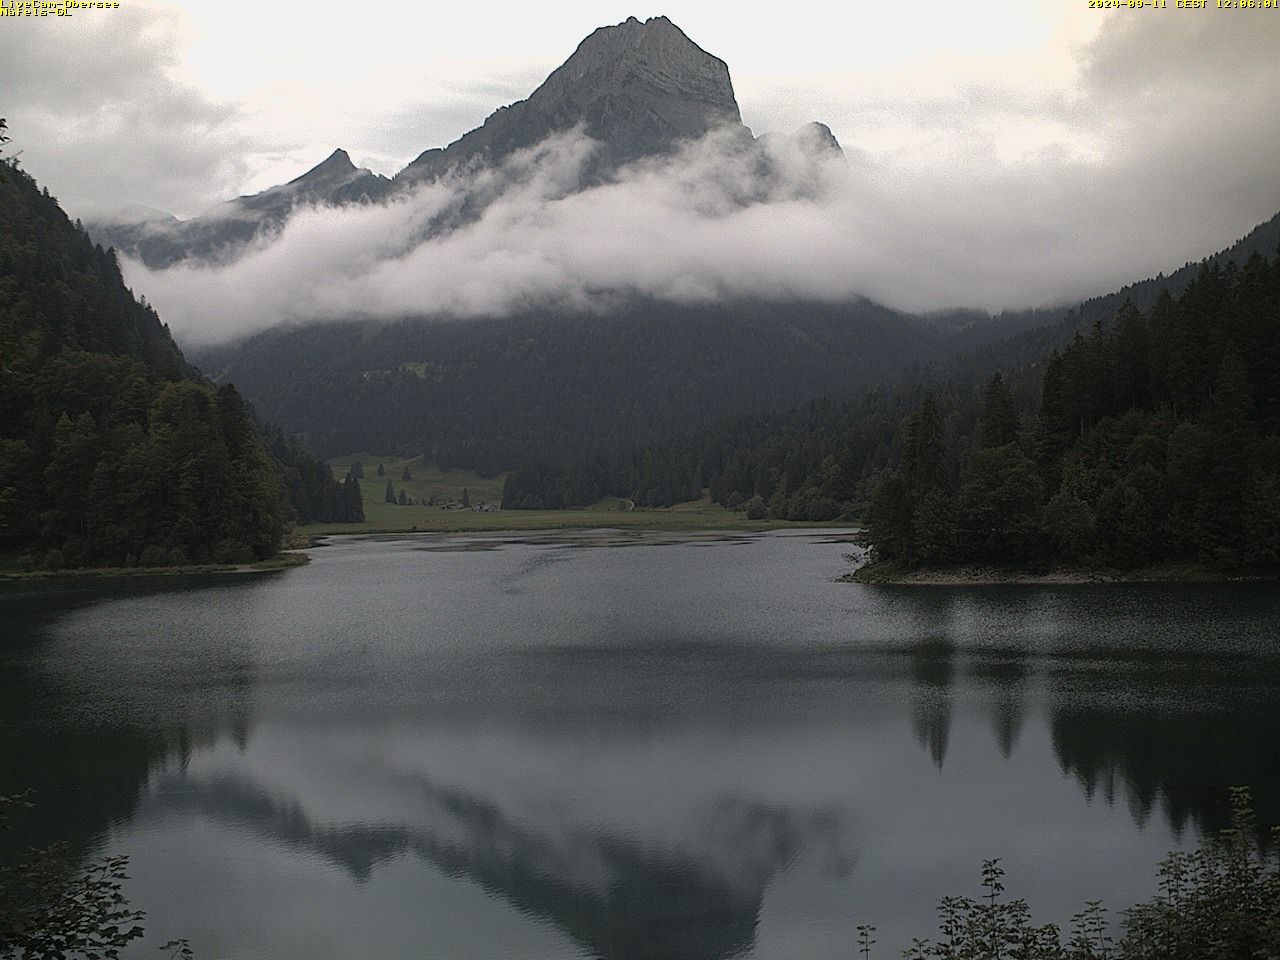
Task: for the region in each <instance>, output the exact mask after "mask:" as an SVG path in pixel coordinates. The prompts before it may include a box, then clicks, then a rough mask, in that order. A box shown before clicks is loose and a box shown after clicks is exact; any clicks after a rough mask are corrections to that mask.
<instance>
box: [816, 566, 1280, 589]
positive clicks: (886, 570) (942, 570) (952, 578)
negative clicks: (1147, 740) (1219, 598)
mask: <svg viewBox="0 0 1280 960" xmlns="http://www.w3.org/2000/svg"><path fill="white" fill-rule="evenodd" d="M1278 579H1280V570H1276V571H1272V572H1268V573H1244V574H1229V573H1224V572H1223V571H1221V570H1215V569H1214V568H1212V567H1207V566H1205V565H1203V564H1200V563H1192V562H1176V561H1175V562H1169V563H1162V564H1155V565H1153V566H1149V567H1138V568H1135V569H1133V570H1112V569H1106V568H1088V567H1054V568H1051V569H1049V570H1043V571H1032V570H1025V569H1018V568H1013V567H1000V566H958V567H921V568H918V569H914V570H904V569H903V568H901V567H897V566H893V565H889V564H878V563H874V562H872V563H863V564H862V565H861V566H859V567H856V568H855V569H853V570H850V571H849V572H848V573H845V574H842V575H841V576H839V577H837V578H836V580H837V581H839V582H842V583H861V584H867V585H872V586H877V585H878V586H903V587H987V586H991V587H994V586H1071V585H1081V584H1091V583H1188V584H1190V583H1273V582H1275V581H1276V580H1278Z"/></svg>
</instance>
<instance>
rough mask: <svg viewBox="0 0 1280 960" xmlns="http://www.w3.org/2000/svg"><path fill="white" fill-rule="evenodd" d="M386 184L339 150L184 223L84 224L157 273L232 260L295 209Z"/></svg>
mask: <svg viewBox="0 0 1280 960" xmlns="http://www.w3.org/2000/svg"><path fill="white" fill-rule="evenodd" d="M390 184H391V181H390V180H388V179H387V178H386V177H382V176H379V175H378V174H376V173H373V172H371V171H369V170H366V169H364V168H358V167H356V165H355V164H354V163H352V162H351V157H350V156H349V155H348V154H347V152H346V151H345V150H335V151H334V152H333V153H332V154H330V155H329V157H328V158H326V159H325V160H324V161H323V162H322V163H320V164H318V165H317V166H315V167H313V168H312V169H310V170H308V171H307V172H306V173H304V174H302V176H300V177H296V178H295V179H293V180H290V181H289V182H288V183H286V184H282V185H281V186H278V187H271V188H270V189H268V190H264V191H263V192H262V193H257V194H253V195H252V196H247V197H237V198H236V199H234V200H228V201H227V202H226V203H223V204H219V205H218V207H216V208H215V209H213V210H211V211H209V212H208V213H206V214H203V215H202V216H199V217H194V218H192V219H190V220H179V219H177V218H176V217H170V216H167V215H163V214H162V215H159V216H157V215H156V214H155V213H154V212H152V213H149V214H148V215H145V216H140V217H138V218H137V219H135V220H134V221H132V222H122V223H95V224H90V225H89V230H90V233H91V234H92V235H93V237H94V239H96V240H97V241H98V242H99V243H102V244H104V245H106V246H109V247H115V248H116V249H117V250H119V251H120V252H121V253H124V254H127V255H129V256H131V257H134V258H135V259H138V260H141V261H142V262H143V263H144V264H146V265H147V266H148V267H150V268H151V269H153V270H158V269H162V268H164V267H168V266H172V265H173V264H175V263H179V262H181V261H183V260H187V259H197V260H221V259H226V258H228V257H233V256H235V254H236V253H238V252H239V251H240V250H241V249H242V248H243V246H244V244H246V243H248V242H249V241H251V240H253V239H254V238H255V237H258V236H260V235H262V234H264V233H267V232H270V231H272V230H274V229H277V228H279V226H280V225H281V224H283V223H284V222H285V220H287V219H288V218H289V215H290V214H291V213H292V212H293V211H294V209H295V208H297V207H299V206H308V205H314V204H330V205H342V204H348V203H365V202H370V201H374V200H378V199H380V198H382V197H383V196H385V195H386V194H387V191H388V189H389V187H390Z"/></svg>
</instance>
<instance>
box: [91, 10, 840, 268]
mask: <svg viewBox="0 0 1280 960" xmlns="http://www.w3.org/2000/svg"><path fill="white" fill-rule="evenodd" d="M575 129H579V130H581V131H582V132H583V133H584V134H585V135H587V136H589V137H591V138H592V139H593V140H595V141H597V144H598V147H597V149H596V150H595V151H594V152H593V153H592V155H591V157H590V158H589V160H588V161H587V162H586V164H585V166H584V168H583V170H582V176H581V182H580V183H579V184H578V187H579V188H585V187H588V186H591V185H593V184H597V183H600V182H603V181H607V180H608V179H610V178H611V177H613V176H614V175H615V174H616V173H617V172H618V170H619V169H621V168H622V167H624V166H626V165H627V164H628V163H631V162H633V161H635V160H639V159H642V158H644V157H651V156H662V155H666V154H669V153H671V152H672V151H673V150H675V149H676V148H677V147H678V146H679V145H680V144H681V143H682V142H685V141H689V140H696V139H698V138H700V137H703V136H705V135H706V134H707V133H709V132H711V131H712V130H721V131H723V132H725V133H726V134H727V137H726V142H727V143H728V144H730V145H733V144H738V145H741V146H742V147H743V148H751V147H752V146H753V145H755V144H757V142H758V141H756V139H755V138H754V137H753V136H752V134H751V131H750V130H749V129H748V128H747V127H746V126H744V125H743V123H742V117H741V114H740V113H739V110H738V102H737V100H736V99H735V97H734V94H733V83H732V81H731V80H730V78H729V68H728V66H727V65H726V64H725V62H724V61H723V60H721V59H719V58H718V57H715V56H712V55H711V54H709V53H707V52H706V51H705V50H703V49H702V48H701V47H699V46H698V45H697V44H696V43H694V42H693V41H692V40H690V39H689V38H688V37H687V36H686V35H685V34H684V32H683V31H682V30H681V29H680V28H679V27H677V26H676V25H675V24H674V23H672V22H671V21H670V20H668V19H667V18H666V17H653V18H650V19H649V20H645V21H643V22H641V21H640V20H637V19H636V18H635V17H631V18H630V19H628V20H626V21H624V22H623V23H620V24H616V25H614V26H608V27H601V28H599V29H598V30H596V31H594V32H593V33H592V34H591V35H590V36H588V37H587V38H586V39H585V40H583V41H582V43H580V44H579V45H578V48H577V50H575V51H574V53H573V55H572V56H571V57H569V59H568V60H566V61H565V62H564V63H563V64H562V65H561V66H560V67H558V68H557V69H556V70H554V71H553V72H552V73H551V75H550V76H548V77H547V79H546V80H544V81H543V82H542V84H541V85H540V86H539V87H538V88H537V89H536V90H534V91H533V93H532V94H530V95H529V97H528V98H527V99H525V100H520V101H517V102H516V103H513V104H510V105H508V106H504V107H500V108H498V110H496V111H495V112H494V113H493V114H491V115H490V116H489V118H488V119H487V120H485V122H484V123H483V124H482V125H481V126H479V127H477V128H476V129H475V130H472V131H470V132H469V133H467V134H465V135H463V136H462V137H460V138H459V139H458V140H455V141H454V142H453V143H451V144H449V145H448V146H446V147H443V148H433V149H430V150H427V151H425V152H424V153H422V154H420V155H419V156H418V157H417V158H415V159H414V160H413V161H412V162H411V163H410V164H409V165H408V166H406V167H405V168H404V169H403V170H401V171H400V172H399V173H398V174H396V175H395V177H393V178H390V179H388V178H386V177H382V176H379V175H378V174H375V173H373V172H371V171H369V170H366V169H361V168H358V167H356V166H355V164H354V163H352V161H351V158H350V156H349V155H348V154H347V152H346V151H345V150H335V151H334V152H333V153H332V154H331V155H330V156H329V157H328V158H327V159H326V160H324V162H322V163H321V164H319V165H318V166H316V167H314V168H313V169H311V170H309V171H307V172H306V173H304V174H303V175H302V176H300V177H298V178H296V179H294V180H291V181H290V182H289V183H286V184H282V185H281V186H277V187H272V188H270V189H268V190H264V191H263V192H262V193H259V194H255V195H253V196H247V197H238V198H236V199H235V200H230V201H228V202H226V203H224V204H221V205H220V206H219V207H218V208H216V209H214V210H212V211H210V212H209V213H206V214H204V215H202V216H199V217H195V218H192V219H190V220H185V221H183V220H177V219H176V218H172V217H170V218H167V219H166V218H164V217H156V216H150V217H147V218H140V219H138V220H132V221H129V222H115V223H97V224H90V225H89V229H90V232H91V233H92V234H93V235H94V238H95V239H96V240H98V241H99V242H101V243H103V244H104V245H111V246H115V247H116V248H117V249H118V250H120V251H121V252H123V253H125V254H127V255H129V256H132V257H136V258H138V259H141V260H142V262H143V263H145V264H146V265H147V266H148V267H150V268H152V269H161V268H164V267H168V266H172V265H173V264H175V263H178V262H181V261H183V260H187V259H199V260H208V259H215V260H219V259H231V258H234V257H235V256H236V254H237V253H238V251H240V250H241V249H243V247H244V245H245V244H246V243H247V242H249V241H251V240H253V239H254V238H256V237H258V236H260V235H262V234H263V233H264V232H270V231H273V230H277V229H279V227H280V226H281V225H282V224H283V223H284V222H285V220H287V219H288V217H289V215H290V214H291V213H292V212H293V210H294V209H295V208H297V207H299V206H310V205H317V204H320V205H326V204H327V205H334V206H341V205H346V204H352V203H370V202H377V201H379V200H383V199H385V198H387V197H388V196H390V195H393V194H394V193H396V192H397V191H399V190H403V189H407V188H410V187H413V186H416V185H418V184H421V183H424V182H430V181H433V180H437V179H440V178H442V177H445V176H449V175H459V176H462V177H464V178H465V177H466V176H467V175H468V174H469V173H474V172H476V171H478V170H480V169H484V168H492V167H496V166H498V165H500V164H501V163H502V162H503V161H504V160H506V159H507V158H508V157H510V156H511V155H512V154H514V153H516V152H517V151H520V150H523V149H526V148H529V147H532V146H535V145H536V144H539V143H541V142H543V141H544V140H546V139H547V138H548V137H551V136H554V135H556V134H560V133H565V132H568V131H571V130H575ZM794 136H795V139H796V142H797V143H799V144H801V145H802V146H803V147H805V148H806V149H809V150H811V151H812V152H814V153H815V155H816V154H820V153H825V152H827V151H830V150H833V149H834V150H835V151H839V150H840V146H839V144H838V143H837V142H836V140H835V137H834V136H832V134H831V131H830V129H829V128H828V127H826V126H825V125H823V124H820V123H814V124H808V125H807V126H806V127H803V128H801V130H800V131H798V132H797V133H796V134H795V135H794ZM759 142H763V139H762V141H759ZM482 208H483V200H478V199H476V198H469V199H468V200H467V201H466V202H464V204H463V205H462V208H461V212H458V211H455V212H454V214H453V217H452V219H451V220H448V221H443V220H442V222H441V223H440V224H438V225H437V226H436V229H440V230H447V229H450V228H451V227H452V226H454V225H456V223H457V222H459V221H460V220H461V219H465V217H467V216H474V215H476V213H477V212H478V211H479V209H482Z"/></svg>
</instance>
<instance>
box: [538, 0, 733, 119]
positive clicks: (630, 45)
mask: <svg viewBox="0 0 1280 960" xmlns="http://www.w3.org/2000/svg"><path fill="white" fill-rule="evenodd" d="M584 87H585V88H586V89H583V88H584ZM620 93H625V94H627V95H629V96H632V97H635V98H638V99H643V100H645V101H647V102H650V103H653V102H654V101H660V102H658V103H654V105H655V106H660V107H664V108H666V110H665V111H664V113H665V114H666V115H665V116H664V117H663V118H662V119H664V120H666V121H668V122H670V123H672V125H673V126H674V127H675V128H676V129H677V130H678V131H679V134H680V135H682V136H700V135H701V134H703V133H706V131H707V129H709V128H710V126H712V125H714V124H715V123H741V122H742V118H741V116H740V114H739V112H738V103H737V100H736V99H735V98H734V95H733V83H732V81H730V79H729V67H728V66H727V65H726V64H725V62H724V61H723V60H721V59H720V58H719V57H714V56H712V55H711V54H709V53H707V52H706V51H705V50H703V49H702V48H701V47H699V46H698V45H697V44H696V43H694V42H693V41H692V40H690V39H689V38H688V37H687V36H686V35H685V33H684V31H683V30H681V29H680V28H679V27H677V26H676V25H675V24H674V23H672V22H671V21H670V20H668V19H667V18H666V17H651V18H650V19H648V20H645V21H644V22H643V23H642V22H641V21H639V20H637V19H636V18H635V17H631V18H629V19H627V20H625V21H623V22H622V23H619V24H616V25H614V26H609V27H600V28H599V29H597V30H595V31H593V32H592V33H591V35H590V36H588V37H587V38H586V39H585V40H583V41H582V43H580V44H578V49H577V50H575V51H574V52H573V56H571V57H570V58H569V59H568V60H566V61H565V63H564V64H563V65H562V66H561V67H560V68H559V69H557V70H555V71H554V72H553V73H552V74H551V76H549V77H547V79H546V81H545V82H544V83H543V84H542V86H540V87H539V88H538V89H537V90H535V91H534V92H533V95H532V96H530V97H529V101H528V102H530V103H534V102H536V101H539V100H548V99H551V98H563V97H565V96H566V95H568V96H570V97H571V98H573V97H584V96H585V97H598V96H609V95H617V94H620ZM662 101H665V102H662ZM673 107H678V108H679V109H676V110H674V112H673V111H672V108H673Z"/></svg>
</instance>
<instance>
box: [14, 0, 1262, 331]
mask: <svg viewBox="0 0 1280 960" xmlns="http://www.w3.org/2000/svg"><path fill="white" fill-rule="evenodd" d="M1170 7H1171V8H1172V7H1174V4H1172V3H1171V4H1170ZM369 9H370V8H369V7H367V6H362V5H356V4H350V3H342V4H326V3H308V4H301V5H299V4H286V3H276V4H273V3H263V2H262V0H216V2H214V0H203V2H199V3H151V2H139V0H121V9H120V10H118V11H85V12H80V13H78V14H77V15H76V16H75V17H73V18H63V19H60V18H55V17H48V18H43V19H25V18H23V19H12V18H6V19H4V20H0V116H6V117H8V119H9V124H10V128H11V131H10V132H11V133H12V134H13V137H14V142H13V144H11V145H10V146H11V150H20V151H22V162H23V165H24V167H25V168H26V169H27V170H28V171H29V172H31V173H32V174H33V175H35V176H36V177H37V178H38V179H39V180H40V181H41V182H43V183H44V184H46V185H48V186H49V188H50V189H51V190H52V191H53V192H54V193H55V194H56V195H57V196H59V197H60V198H61V199H62V201H63V202H64V204H65V205H66V206H67V207H68V209H69V210H70V211H71V212H72V213H73V214H77V215H81V216H85V217H91V216H92V215H94V214H95V213H96V212H99V211H101V210H104V209H109V208H111V207H119V206H121V205H124V204H129V203H139V204H145V205H150V206H154V207H157V208H160V209H163V210H166V211H170V212H173V213H177V214H178V215H180V216H189V215H193V214H196V213H199V212H200V211H201V210H203V209H205V208H207V207H209V206H210V205H211V204H213V203H215V202H216V201H219V200H222V199H225V198H228V197H231V196H234V195H236V194H238V193H245V192H253V191H255V190H258V189H262V188H264V187H266V186H270V185H272V184H274V183H279V182H283V181H284V180H287V179H290V178H292V177H294V176H296V175H298V174H299V173H301V172H303V171H304V170H306V169H307V168H309V167H310V166H312V165H314V164H315V163H317V162H319V161H320V160H322V159H323V158H324V157H325V156H326V155H327V154H328V153H329V152H331V151H332V149H333V148H334V147H337V146H342V147H345V148H346V149H348V150H349V151H350V153H351V155H352V157H353V159H354V160H355V161H356V162H357V164H361V165H367V166H370V167H372V168H373V169H375V170H377V171H379V172H383V173H388V174H389V173H393V172H395V171H396V170H398V169H399V168H400V167H401V166H403V165H404V164H405V163H406V162H407V161H408V160H410V159H412V158H413V157H414V156H416V155H417V154H418V153H419V152H421V151H422V150H423V149H426V148H428V147H432V146H441V145H444V144H446V143H448V142H450V141H451V140H453V139H456V138H457V137H458V136H460V135H461V134H462V133H464V132H466V131H467V130H468V129H470V128H472V127H474V126H477V125H478V124H479V123H481V122H482V121H483V120H484V118H485V117H486V116H487V115H488V114H489V113H490V112H492V111H493V109H495V108H496V107H498V106H499V105H502V104H505V103H509V102H511V101H513V100H516V99H520V98H522V97H524V96H527V95H528V93H529V92H530V91H531V90H532V89H533V88H534V87H535V86H536V85H537V84H538V83H539V82H540V81H541V79H542V78H543V77H544V76H545V75H546V74H547V73H549V72H550V71H551V70H552V69H554V68H555V67H556V66H557V65H558V64H560V63H561V62H563V61H564V60H565V59H566V58H567V57H568V56H569V54H570V53H572V51H573V49H574V47H575V46H576V45H577V44H578V42H579V41H580V40H581V39H582V38H583V37H584V36H585V35H586V34H588V33H589V32H590V31H591V30H592V29H594V28H595V27H597V26H600V25H603V24H607V23H616V22H619V21H621V20H624V19H626V17H627V16H630V15H636V16H639V17H641V18H642V19H643V18H645V17H648V16H654V15H658V14H665V15H667V16H669V17H671V19H672V20H673V21H674V22H675V23H676V24H677V25H679V26H680V27H681V28H682V29H684V31H685V32H686V33H687V34H688V35H689V36H690V37H691V38H692V39H693V40H694V41H695V42H697V43H698V44H699V45H701V46H702V47H703V48H704V49H706V50H708V51H710V52H711V53H714V54H715V55H717V56H719V57H721V58H722V59H724V60H725V61H726V62H727V63H728V64H729V68H730V72H731V74H732V77H733V82H734V87H735V90H736V92H737V95H738V100H739V103H740V105H741V107H742V113H743V119H744V121H745V122H746V123H747V124H748V125H749V126H750V127H752V129H753V130H754V131H755V132H756V133H757V134H760V133H764V132H768V131H776V130H790V129H793V128H794V127H796V126H798V125H799V124H800V123H803V122H805V121H808V120H813V119H817V120H823V121H825V122H827V123H828V124H829V125H830V126H831V127H832V129H833V130H834V132H835V134H836V136H837V137H838V138H839V139H840V141H841V143H842V144H843V145H844V146H845V149H846V151H847V152H848V153H849V154H850V157H851V160H852V164H851V171H852V175H853V176H854V177H855V178H856V179H857V181H858V183H857V184H856V185H855V189H854V190H853V191H852V192H850V191H847V190H846V191H843V192H842V194H841V196H842V199H841V202H840V204H837V205H836V206H835V207H834V208H833V209H835V210H837V211H838V212H839V213H840V215H841V216H845V217H847V218H852V220H853V221H855V222H856V221H858V220H859V219H861V220H862V221H863V223H864V225H866V224H867V221H868V218H870V217H872V216H874V218H875V219H876V223H875V226H874V230H872V229H869V228H868V229H867V230H865V231H864V232H863V237H864V242H863V243H862V244H861V245H860V249H861V248H863V247H866V245H867V244H868V243H870V242H871V240H872V238H874V240H875V242H876V243H877V244H878V245H880V249H878V250H877V252H878V254H879V257H877V258H876V259H875V262H871V261H868V262H866V264H865V266H866V282H865V283H864V284H862V288H863V289H865V290H866V291H867V292H869V293H873V294H876V295H878V296H881V297H883V298H884V299H886V300H888V301H890V302H892V303H894V304H895V305H899V306H904V307H912V308H919V307H929V306H940V305H943V304H944V303H949V304H965V305H974V306H986V307H1000V306H1018V305H1031V304H1037V303H1043V302H1047V301H1049V300H1053V299H1069V298H1071V297H1074V296H1077V295H1081V296H1082V295H1086V294H1089V293H1093V292H1102V291H1105V290H1107V289H1109V288H1110V287H1111V286H1113V285H1115V284H1117V283H1122V282H1125V281H1128V280H1132V279H1138V278H1140V277H1143V276H1147V275H1149V274H1151V273H1154V272H1156V271H1157V270H1161V269H1166V270H1167V269H1169V268H1170V267H1176V266H1177V265H1179V264H1181V263H1182V262H1184V261H1185V260H1187V259H1192V258H1199V257H1200V256H1203V255H1204V254H1207V253H1209V252H1212V251H1213V250H1215V249H1218V248H1220V247H1222V246H1224V245H1226V244H1227V243H1229V242H1231V241H1233V240H1234V239H1236V238H1237V237H1238V236H1240V235H1241V234H1243V233H1244V232H1245V231H1246V230H1248V229H1249V228H1250V227H1252V226H1253V225H1254V224H1256V223H1258V222H1260V221H1262V220H1265V219H1267V218H1268V217H1270V216H1271V215H1272V214H1274V213H1275V212H1276V211H1277V210H1280V177H1278V176H1277V164H1276V159H1275V152H1274V151H1275V144H1276V143H1278V142H1280V109H1277V102H1278V101H1277V99H1276V95H1277V91H1278V90H1280V82H1278V81H1280V11H1276V10H1270V11H1266V10H1259V11H1231V12H1220V11H1216V10H1213V9H1206V10H1197V11H1188V10H1177V9H1169V8H1166V9H1164V10H1142V11H1139V10H1132V11H1131V10H1127V9H1126V10H1121V11H1114V12H1108V13H1100V12H1099V11H1095V10H1089V9H1088V7H1087V3H1086V0H1053V2H1045V0H989V2H985V3H983V4H964V3H956V2H954V0H938V2H931V0H922V2H920V3H917V4H912V5H902V4H887V3H883V2H875V3H859V2H853V3H846V4H842V5H833V4H828V3H824V4H820V5H816V4H815V5H809V4H803V3H799V4H790V5H787V6H786V7H784V8H780V9H779V10H778V11H777V12H774V13H772V14H769V15H765V14H762V13H761V12H759V10H760V8H758V7H755V8H753V7H748V6H742V5H731V4H727V3H723V2H722V3H700V2H677V3H671V4H667V5H665V6H663V7H661V8H655V9H643V8H636V7H635V6H634V5H623V4H617V3H613V2H604V3H601V2H593V3H561V4H557V5H555V6H554V9H552V8H548V6H547V5H533V4H527V3H520V4H506V3H497V2H494V3H487V4H427V3H403V4H394V5H387V6H386V7H385V12H381V10H379V8H377V7H375V8H373V9H375V10H379V12H375V13H369V12H366V11H368V10H369ZM859 198H861V203H862V205H861V206H859V205H858V202H857V201H858V200H859ZM612 202H616V198H615V199H614V201H612ZM824 229H826V228H825V227H824ZM892 243H897V244H899V245H900V246H899V248H897V249H884V248H883V245H885V244H892ZM935 248H938V249H940V254H939V255H941V256H943V257H944V260H945V261H946V262H943V263H940V264H939V265H938V269H937V270H936V271H935V272H934V273H935V275H933V276H931V277H929V278H927V279H924V280H921V281H918V282H917V283H916V288H915V289H906V290H904V289H901V284H902V283H903V282H907V278H908V275H907V274H906V273H904V274H903V275H902V276H899V275H897V274H895V273H894V272H893V271H891V270H886V265H887V264H889V263H891V262H892V261H893V259H894V258H897V259H899V260H901V259H903V258H905V257H908V256H917V255H919V253H920V251H921V249H929V250H933V249H935ZM943 248H945V249H943ZM948 252H949V254H950V255H949V256H947V253H948ZM1010 257H1013V258H1014V260H1013V262H1010ZM836 259H837V261H838V262H833V266H832V269H837V268H838V269H842V270H853V271H855V272H856V271H858V270H859V269H860V266H862V262H861V261H859V260H858V258H857V255H855V254H852V253H851V254H850V257H846V258H844V259H840V258H836ZM1024 259H1025V260H1026V262H1025V263H1024V262H1023V261H1024ZM1036 264H1040V265H1041V269H1036V267H1035V265H1036ZM1045 264H1050V265H1051V266H1052V269H1045V268H1044V265H1045ZM877 271H879V272H878V273H877ZM919 272H920V271H919V270H917V271H916V273H919ZM974 274H976V275H979V276H981V277H985V278H986V282H985V283H974V282H972V275H974ZM966 279H968V280H969V281H970V282H965V281H966ZM831 285H832V284H831V282H830V281H829V280H828V282H827V283H826V286H831ZM837 286H838V285H837ZM162 310H163V306H162Z"/></svg>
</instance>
